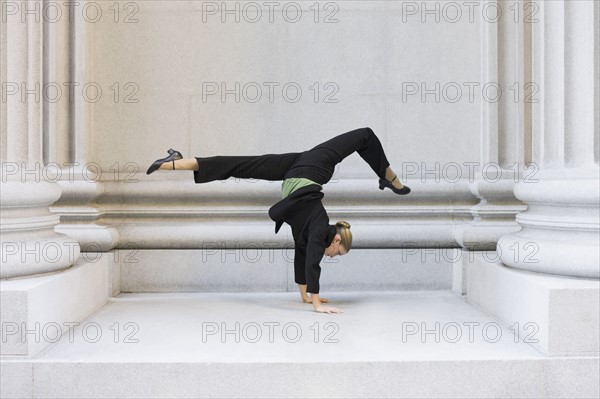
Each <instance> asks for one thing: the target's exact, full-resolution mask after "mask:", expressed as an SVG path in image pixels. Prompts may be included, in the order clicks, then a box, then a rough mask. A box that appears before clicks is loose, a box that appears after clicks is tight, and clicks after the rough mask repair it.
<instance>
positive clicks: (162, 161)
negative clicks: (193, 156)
mask: <svg viewBox="0 0 600 399" xmlns="http://www.w3.org/2000/svg"><path fill="white" fill-rule="evenodd" d="M167 152H168V153H169V156H167V157H165V158H162V159H157V160H156V161H154V163H153V164H152V165H150V167H149V168H148V170H147V171H146V174H147V175H149V174H150V173H154V172H155V171H157V170H158V169H165V168H161V167H162V166H163V164H165V163H166V162H172V163H173V167H172V169H175V160H178V159H182V158H183V155H181V153H180V152H179V151H175V150H174V149H172V148H169V150H168V151H167Z"/></svg>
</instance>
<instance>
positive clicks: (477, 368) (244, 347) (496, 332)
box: [0, 290, 599, 398]
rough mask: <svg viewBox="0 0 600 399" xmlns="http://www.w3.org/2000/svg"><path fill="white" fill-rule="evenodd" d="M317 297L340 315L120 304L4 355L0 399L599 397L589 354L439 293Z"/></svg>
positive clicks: (262, 299)
mask: <svg viewBox="0 0 600 399" xmlns="http://www.w3.org/2000/svg"><path fill="white" fill-rule="evenodd" d="M324 296H325V295H324ZM325 297H326V298H328V299H330V300H331V305H332V306H338V307H340V308H342V309H343V311H344V313H341V314H322V313H316V312H314V311H313V310H312V305H311V304H305V303H302V302H300V300H299V299H300V298H299V295H298V294H297V293H291V292H281V293H250V292H243V293H141V294H130V293H123V294H120V295H118V296H116V297H113V298H109V303H108V304H107V305H106V306H104V307H102V308H101V309H99V310H98V311H96V312H95V313H93V314H92V315H90V316H89V317H88V318H86V319H85V320H83V321H81V322H80V324H79V325H77V326H74V327H73V328H72V330H70V332H69V333H67V334H63V336H62V337H60V340H59V341H58V342H56V343H53V344H52V345H51V346H50V347H48V348H47V349H46V350H45V351H44V352H42V353H40V354H38V355H37V356H35V357H34V358H31V359H19V358H17V357H13V358H10V357H7V356H5V357H3V358H2V362H0V367H1V377H2V378H1V380H0V381H1V385H0V387H1V388H2V392H0V393H1V395H0V396H1V397H2V398H17V397H18V398H27V397H29V398H32V397H35V398H55V397H61V398H81V397H85V398H114V397H121V398H166V397H170V398H172V397H177V398H191V397H221V398H224V397H244V398H246V397H256V398H258V397H260V398H265V397H304V398H306V397H358V398H363V397H364V398H367V397H373V398H374V397H377V398H384V397H429V398H433V397H435V398H438V397H439V398H458V397H460V398H475V397H477V398H484V397H490V398H491V397H503V398H517V397H518V398H550V397H553V398H554V397H565V398H566V397H569V398H573V397H597V396H598V393H599V386H598V379H597V376H598V358H597V357H596V358H593V357H587V358H586V357H577V358H564V357H557V358H548V357H544V356H543V355H541V354H540V353H539V352H537V351H536V350H535V349H533V348H532V347H531V346H530V345H528V344H526V343H524V342H522V341H521V340H522V337H520V338H521V339H516V338H515V335H514V334H513V331H512V330H510V329H509V328H507V327H505V326H503V325H500V324H499V323H497V322H496V321H495V320H494V319H493V318H491V317H490V316H488V315H487V314H485V313H483V312H482V311H481V310H479V309H477V308H476V307H473V306H472V305H469V304H468V303H466V302H465V301H464V298H462V297H460V296H457V295H455V294H454V293H452V292H451V291H446V290H436V291H412V292H380V291H351V292H331V293H328V295H327V296H325ZM41 330H42V331H44V329H41ZM47 334H48V332H47V331H46V333H45V334H41V336H39V337H38V339H54V338H57V337H54V336H52V337H49V336H46V335H47ZM530 338H535V337H530Z"/></svg>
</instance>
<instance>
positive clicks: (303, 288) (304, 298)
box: [298, 284, 329, 303]
mask: <svg viewBox="0 0 600 399" xmlns="http://www.w3.org/2000/svg"><path fill="white" fill-rule="evenodd" d="M298 288H299V289H300V296H301V297H302V302H304V303H312V298H311V297H309V296H308V294H307V293H306V284H298ZM311 295H312V294H311ZM319 301H321V302H322V303H326V302H329V299H325V298H319Z"/></svg>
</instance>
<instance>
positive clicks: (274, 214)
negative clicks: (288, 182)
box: [269, 184, 336, 294]
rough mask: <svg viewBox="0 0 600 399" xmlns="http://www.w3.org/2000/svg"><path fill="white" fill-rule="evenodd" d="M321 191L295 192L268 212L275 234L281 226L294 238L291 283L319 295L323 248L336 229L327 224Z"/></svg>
mask: <svg viewBox="0 0 600 399" xmlns="http://www.w3.org/2000/svg"><path fill="white" fill-rule="evenodd" d="M321 190H322V188H321V186H319V185H316V184H311V185H308V186H304V187H302V188H299V189H298V190H296V191H294V192H293V193H292V194H290V195H289V196H287V197H286V198H284V199H282V200H281V201H279V202H278V203H276V204H275V205H273V206H272V207H271V208H270V209H269V217H270V218H271V219H272V220H273V221H274V222H275V233H277V232H278V231H279V229H280V228H281V226H282V225H283V223H284V222H285V223H287V224H289V225H290V227H291V228H292V235H293V237H294V244H295V245H294V246H295V253H294V277H295V279H294V281H295V282H296V284H306V292H309V293H312V294H318V293H319V277H320V276H321V266H320V265H319V263H320V262H321V259H322V258H323V255H324V252H325V248H327V247H328V246H329V245H330V244H331V242H332V241H333V237H334V236H335V234H336V227H335V226H334V225H330V224H329V217H328V216H327V212H326V211H325V208H324V207H323V203H322V202H321V199H322V198H323V192H322V191H321Z"/></svg>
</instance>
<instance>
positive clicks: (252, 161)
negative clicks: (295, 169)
mask: <svg viewBox="0 0 600 399" xmlns="http://www.w3.org/2000/svg"><path fill="white" fill-rule="evenodd" d="M299 155H300V153H298V152H290V153H285V154H265V155H244V156H223V155H219V156H214V157H207V158H200V157H196V158H195V159H193V160H189V159H185V160H184V159H182V160H180V161H185V162H181V165H182V167H184V168H186V169H188V168H189V169H188V170H193V171H194V181H195V182H196V183H207V182H211V181H215V180H226V179H228V178H230V177H237V178H241V179H260V180H271V181H275V180H283V179H284V176H285V173H286V172H287V170H288V168H289V167H290V166H291V165H292V164H293V163H294V162H295V161H296V159H297V158H298V156H299ZM178 162H179V161H175V169H178V165H179V164H178ZM194 162H195V165H194ZM172 167H173V164H172V163H171V165H170V166H166V168H169V169H172Z"/></svg>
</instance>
